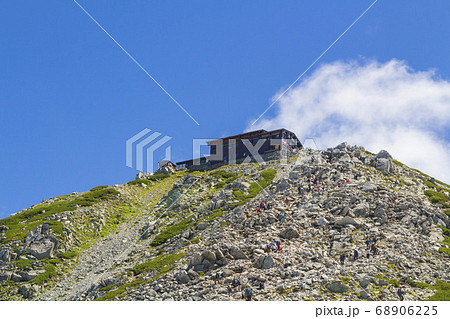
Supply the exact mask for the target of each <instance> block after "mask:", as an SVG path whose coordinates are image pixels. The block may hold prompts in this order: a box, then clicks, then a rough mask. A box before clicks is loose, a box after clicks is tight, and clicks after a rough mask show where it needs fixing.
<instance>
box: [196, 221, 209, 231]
mask: <svg viewBox="0 0 450 319" xmlns="http://www.w3.org/2000/svg"><path fill="white" fill-rule="evenodd" d="M206 227H208V225H207V224H206V223H204V222H200V223H198V225H197V229H198V230H205V229H206Z"/></svg>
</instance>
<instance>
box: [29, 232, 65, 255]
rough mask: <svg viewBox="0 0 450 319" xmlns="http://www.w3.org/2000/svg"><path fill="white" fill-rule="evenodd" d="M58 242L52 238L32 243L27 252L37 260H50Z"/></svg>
mask: <svg viewBox="0 0 450 319" xmlns="http://www.w3.org/2000/svg"><path fill="white" fill-rule="evenodd" d="M57 242H58V240H57V239H56V238H54V237H50V238H42V239H40V240H38V241H34V242H33V243H31V244H30V246H29V247H28V250H27V251H28V252H29V253H30V254H31V255H33V256H34V257H36V258H37V259H45V258H52V257H53V253H54V250H55V246H56V243H57Z"/></svg>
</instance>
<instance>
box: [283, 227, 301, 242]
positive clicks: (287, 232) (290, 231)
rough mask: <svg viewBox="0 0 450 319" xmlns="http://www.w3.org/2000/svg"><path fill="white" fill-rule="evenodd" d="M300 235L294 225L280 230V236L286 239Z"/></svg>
mask: <svg viewBox="0 0 450 319" xmlns="http://www.w3.org/2000/svg"><path fill="white" fill-rule="evenodd" d="M299 236H300V235H299V234H298V232H297V231H296V230H295V229H294V228H292V227H289V228H286V229H283V230H282V231H281V232H280V237H281V238H284V239H293V238H298V237H299Z"/></svg>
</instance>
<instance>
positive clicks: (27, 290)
mask: <svg viewBox="0 0 450 319" xmlns="http://www.w3.org/2000/svg"><path fill="white" fill-rule="evenodd" d="M17 292H18V293H19V295H22V297H24V298H26V299H31V298H34V297H36V296H37V294H38V292H39V287H38V286H36V285H30V284H25V285H22V286H20V287H19V289H18V291H17Z"/></svg>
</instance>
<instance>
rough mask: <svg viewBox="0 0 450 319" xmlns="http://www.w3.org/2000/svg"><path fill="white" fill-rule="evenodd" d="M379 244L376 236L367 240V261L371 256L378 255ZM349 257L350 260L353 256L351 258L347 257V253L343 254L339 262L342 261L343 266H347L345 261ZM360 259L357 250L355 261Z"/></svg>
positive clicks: (354, 254) (354, 255)
mask: <svg viewBox="0 0 450 319" xmlns="http://www.w3.org/2000/svg"><path fill="white" fill-rule="evenodd" d="M377 243H378V240H377V238H376V237H375V236H374V237H373V238H372V239H370V238H367V239H366V241H365V244H366V249H365V251H366V257H367V259H370V256H372V255H376V254H378V246H377ZM347 257H348V258H350V257H351V255H350V256H347V253H346V252H343V253H342V254H341V255H340V257H339V260H340V262H341V264H342V265H344V264H345V259H346V258H347ZM358 258H359V252H358V250H357V249H355V250H354V251H353V261H356V260H358Z"/></svg>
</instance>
